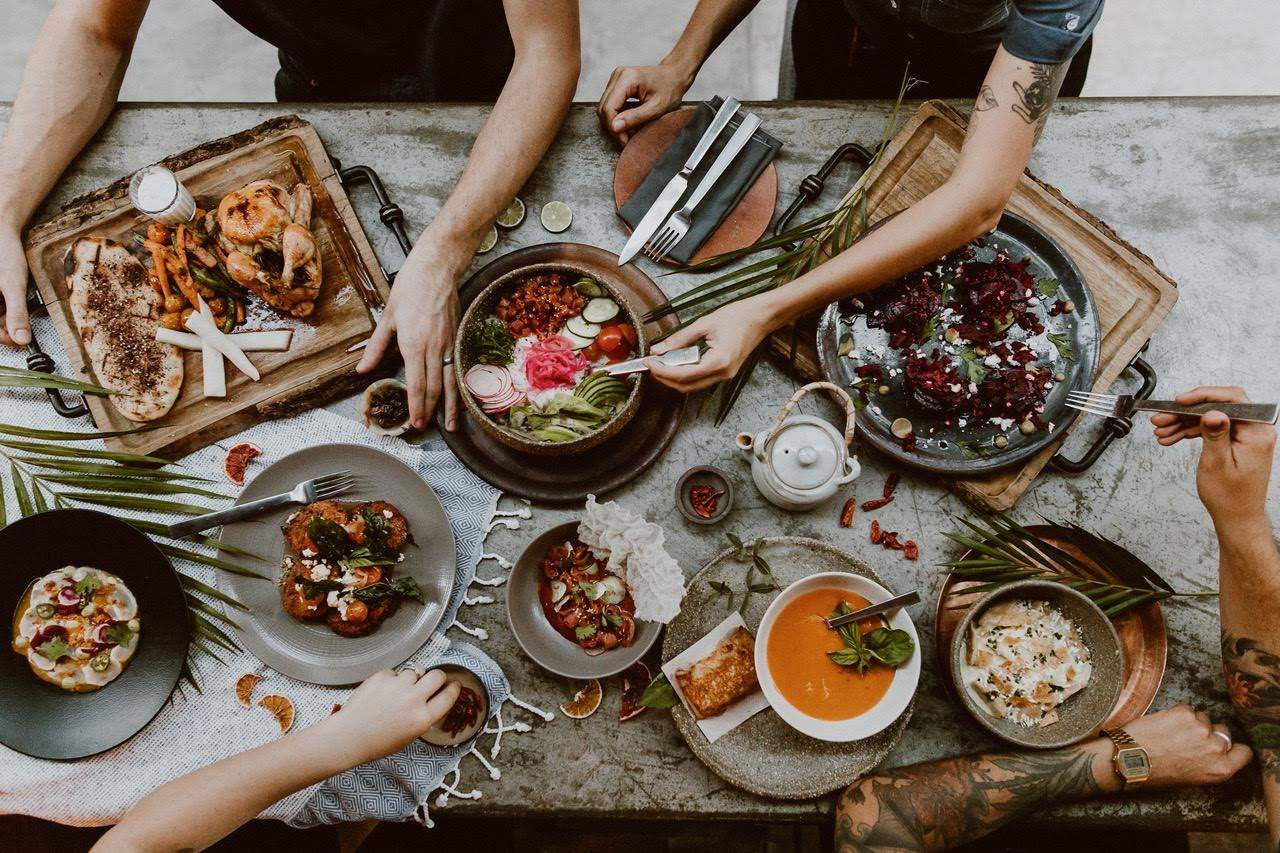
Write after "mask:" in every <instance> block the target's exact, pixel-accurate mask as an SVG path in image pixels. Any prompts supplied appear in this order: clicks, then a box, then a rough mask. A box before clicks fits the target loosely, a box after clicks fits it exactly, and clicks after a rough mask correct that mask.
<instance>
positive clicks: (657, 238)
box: [644, 113, 760, 261]
mask: <svg viewBox="0 0 1280 853" xmlns="http://www.w3.org/2000/svg"><path fill="white" fill-rule="evenodd" d="M759 127H760V116H758V115H756V114H755V113H747V114H746V115H745V116H743V117H742V123H741V124H740V125H738V129H737V130H735V131H734V132H733V136H731V137H729V141H728V142H727V143H725V146H724V148H722V149H720V154H719V156H717V157H716V160H715V162H714V163H712V164H711V168H710V169H708V170H707V173H706V174H705V175H703V176H702V182H701V183H700V184H698V186H697V187H696V188H695V189H694V191H693V193H692V194H690V196H689V198H688V200H686V201H685V203H684V207H682V208H680V209H679V210H677V211H676V212H675V213H673V214H671V218H670V219H668V220H667V222H666V224H665V225H663V226H662V228H661V229H659V231H658V233H657V234H655V235H653V239H651V240H650V241H649V242H648V244H647V245H646V246H645V247H644V254H645V256H646V257H647V258H649V259H650V260H653V261H661V260H662V259H663V258H665V257H666V256H667V253H669V252H670V251H671V250H672V249H674V248H675V247H676V244H678V243H679V242H680V241H681V240H683V239H684V235H686V234H688V233H689V217H691V216H692V215H693V209H694V208H695V207H697V206H698V203H699V202H700V201H702V199H703V197H704V196H705V195H706V194H707V193H708V192H710V191H711V188H712V187H713V186H715V183H716V181H718V180H720V176H721V175H723V174H724V172H725V170H726V169H728V168H729V164H730V163H732V162H733V161H734V158H736V157H737V156H738V155H739V154H740V153H741V152H742V149H743V148H746V147H747V143H748V142H750V141H751V137H752V136H753V135H754V134H755V132H756V130H757V129H758V128H759Z"/></svg>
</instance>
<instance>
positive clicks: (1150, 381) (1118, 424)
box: [1049, 341, 1158, 474]
mask: <svg viewBox="0 0 1280 853" xmlns="http://www.w3.org/2000/svg"><path fill="white" fill-rule="evenodd" d="M1149 346H1151V341H1147V342H1146V343H1145V344H1143V345H1142V349H1140V350H1138V354H1137V355H1135V356H1134V357H1133V361H1131V362H1129V364H1128V366H1127V367H1125V370H1133V371H1134V372H1136V373H1137V374H1138V375H1139V376H1141V377H1142V385H1141V387H1139V388H1138V390H1137V391H1134V392H1133V396H1134V397H1135V398H1136V399H1138V400H1146V399H1148V398H1150V397H1151V394H1152V393H1153V392H1154V391H1155V390H1156V382H1157V381H1158V377H1157V376H1156V371H1155V368H1154V367H1152V366H1151V364H1150V363H1149V362H1148V361H1147V360H1146V359H1145V358H1143V357H1142V354H1143V353H1144V352H1146V351H1147V347H1149ZM1122 375H1123V374H1122ZM1131 429H1133V418H1132V417H1128V418H1107V419H1106V422H1105V423H1103V425H1102V435H1100V436H1098V438H1097V439H1096V440H1095V441H1094V442H1093V444H1092V445H1091V446H1090V447H1089V449H1088V450H1086V451H1085V453H1084V455H1083V456H1081V457H1080V458H1079V459H1070V458H1068V457H1066V456H1064V455H1063V454H1062V453H1060V452H1059V453H1056V454H1054V457H1053V458H1052V459H1051V460H1049V464H1050V465H1052V466H1053V467H1054V468H1055V469H1056V470H1058V471H1061V472H1063V473H1064V474H1083V473H1084V472H1085V471H1087V470H1089V468H1090V467H1092V465H1093V463H1095V462H1097V461H1098V457H1100V456H1102V453H1103V451H1105V450H1106V449H1107V448H1108V447H1110V446H1111V442H1113V441H1115V440H1116V439H1117V438H1124V437H1125V436H1126V435H1128V434H1129V430H1131Z"/></svg>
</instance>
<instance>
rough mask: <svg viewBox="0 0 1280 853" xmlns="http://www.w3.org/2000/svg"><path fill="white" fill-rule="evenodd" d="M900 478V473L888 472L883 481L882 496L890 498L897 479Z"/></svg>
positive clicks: (896, 486)
mask: <svg viewBox="0 0 1280 853" xmlns="http://www.w3.org/2000/svg"><path fill="white" fill-rule="evenodd" d="M900 479H901V475H900V474H898V472H897V471H895V472H893V473H892V474H890V475H889V476H888V477H887V478H886V479H885V481H884V496H885V497H886V498H891V497H893V493H894V491H895V490H896V489H897V488H898V480H900Z"/></svg>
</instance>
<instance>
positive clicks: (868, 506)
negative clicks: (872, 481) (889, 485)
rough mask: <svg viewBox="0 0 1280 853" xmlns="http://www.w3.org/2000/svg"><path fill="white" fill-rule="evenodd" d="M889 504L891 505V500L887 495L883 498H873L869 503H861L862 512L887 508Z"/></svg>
mask: <svg viewBox="0 0 1280 853" xmlns="http://www.w3.org/2000/svg"><path fill="white" fill-rule="evenodd" d="M891 503H893V498H892V497H890V496H887V495H886V496H885V497H883V498H873V499H871V500H869V501H863V502H862V511H863V512H870V511H871V510H873V509H879V508H880V507H882V506H888V505H889V504H891Z"/></svg>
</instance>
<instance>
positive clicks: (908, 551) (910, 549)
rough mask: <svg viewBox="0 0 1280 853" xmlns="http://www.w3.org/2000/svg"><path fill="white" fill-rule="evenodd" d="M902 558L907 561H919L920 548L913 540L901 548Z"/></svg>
mask: <svg viewBox="0 0 1280 853" xmlns="http://www.w3.org/2000/svg"><path fill="white" fill-rule="evenodd" d="M902 556H904V557H906V558H907V559H908V560H918V559H920V546H919V545H917V544H916V543H915V540H912V539H908V540H907V541H906V543H905V544H904V545H903V546H902Z"/></svg>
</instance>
